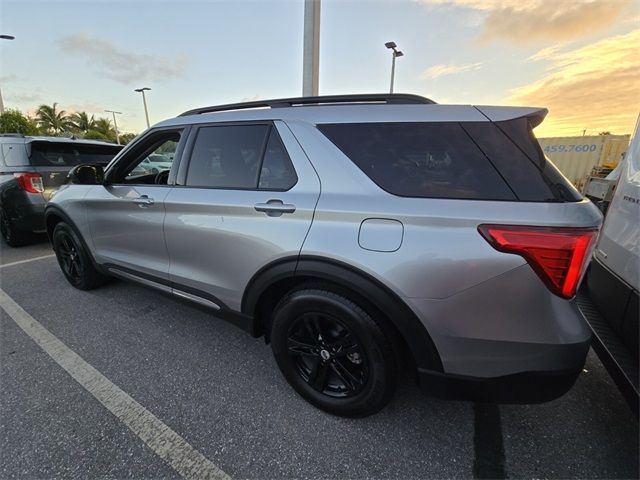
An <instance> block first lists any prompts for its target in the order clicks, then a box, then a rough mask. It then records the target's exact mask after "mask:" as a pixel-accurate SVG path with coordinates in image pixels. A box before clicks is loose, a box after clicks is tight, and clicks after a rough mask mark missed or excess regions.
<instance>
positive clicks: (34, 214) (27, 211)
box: [6, 193, 45, 232]
mask: <svg viewBox="0 0 640 480" xmlns="http://www.w3.org/2000/svg"><path fill="white" fill-rule="evenodd" d="M7 203H8V205H7V207H8V208H7V209H6V210H7V212H8V213H9V215H10V217H11V221H12V222H13V224H14V225H15V227H16V228H17V229H19V230H22V231H25V232H41V231H44V230H45V222H44V207H45V201H44V198H42V195H41V194H29V193H25V194H23V195H21V196H20V197H14V198H11V199H10V200H9V201H8V202H7Z"/></svg>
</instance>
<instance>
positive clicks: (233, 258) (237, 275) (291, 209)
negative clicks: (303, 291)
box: [165, 121, 320, 311]
mask: <svg viewBox="0 0 640 480" xmlns="http://www.w3.org/2000/svg"><path fill="white" fill-rule="evenodd" d="M191 135H192V136H193V137H195V140H193V147H192V148H191V152H190V155H189V157H190V158H189V163H188V166H186V171H184V170H183V169H182V168H181V170H180V173H179V178H178V182H177V183H178V184H177V185H176V186H175V188H173V189H172V190H171V191H170V192H169V195H168V196H167V198H166V199H165V208H166V211H167V216H166V220H165V238H166V241H167V248H168V250H169V257H170V267H169V274H170V280H171V282H172V283H173V284H174V287H175V288H177V289H182V290H186V291H187V292H190V293H191V294H196V295H198V296H199V297H201V298H206V299H209V300H211V301H213V302H214V303H216V304H218V305H219V306H221V307H222V308H229V309H232V310H236V311H239V310H240V304H241V299H242V295H243V292H244V288H245V287H246V285H247V283H248V282H249V280H250V279H251V277H252V276H253V275H254V274H255V273H256V272H257V271H258V270H260V268H262V267H264V266H265V265H267V264H269V263H270V262H273V261H276V260H278V259H281V258H284V257H291V256H297V255H298V254H299V252H300V249H301V247H302V243H303V241H304V238H305V236H306V234H307V232H308V230H309V227H310V226H311V220H312V216H313V212H314V208H315V205H316V202H317V200H318V196H319V195H320V181H319V179H318V177H317V174H316V173H315V170H314V169H313V167H312V166H311V164H310V162H309V160H308V159H307V157H306V155H305V154H304V152H303V150H302V149H301V147H300V146H299V145H298V143H297V141H296V140H295V137H293V134H292V133H291V132H290V130H289V129H288V127H287V126H286V125H285V124H284V123H283V122H280V121H276V122H273V123H272V122H258V123H235V124H217V125H205V126H201V127H199V128H198V129H197V131H192V133H191ZM190 143H191V141H190ZM185 157H186V155H185ZM185 165H187V164H185ZM180 177H183V178H180Z"/></svg>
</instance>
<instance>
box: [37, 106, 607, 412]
mask: <svg viewBox="0 0 640 480" xmlns="http://www.w3.org/2000/svg"><path fill="white" fill-rule="evenodd" d="M546 113H547V111H546V110H545V109H541V108H527V107H520V108H518V107H476V106H464V105H438V104H435V103H434V102H432V101H431V100H428V99H426V98H423V97H418V96H414V95H397V94H396V95H351V96H338V97H310V98H296V99H284V100H273V101H264V102H262V101H261V102H251V103H244V104H235V105H226V106H217V107H206V108H199V109H196V110H191V111H188V112H186V113H184V114H182V115H180V116H178V117H177V118H173V119H170V120H167V121H164V122H162V123H159V124H158V125H155V126H154V127H153V128H151V129H149V130H148V131H147V132H146V133H144V134H143V135H141V136H140V137H138V138H137V139H136V140H135V141H134V142H132V143H131V144H129V145H127V147H126V148H125V149H124V150H123V151H122V152H121V153H120V154H119V155H118V156H117V157H116V158H115V159H114V161H113V162H112V163H111V164H110V165H109V166H108V168H107V169H106V171H105V172H104V180H102V175H101V173H102V172H100V171H99V169H95V168H91V169H89V170H87V172H83V173H86V175H84V174H83V175H78V176H77V177H78V178H75V179H74V178H72V181H75V183H74V184H71V185H68V186H65V187H63V188H61V189H60V191H59V192H58V193H57V194H56V196H55V197H54V198H53V199H52V200H51V202H50V203H49V204H48V206H47V210H46V223H47V232H48V234H49V237H50V239H51V242H52V244H53V248H54V249H55V252H56V255H57V257H58V262H59V264H60V267H61V269H62V272H63V274H64V276H65V277H66V279H67V280H68V281H69V282H70V283H71V285H73V286H75V287H76V288H79V289H91V288H95V287H97V286H99V285H101V284H102V283H104V282H105V281H106V279H107V278H108V277H110V276H116V277H120V278H124V279H127V280H132V281H136V282H139V283H141V284H143V285H147V286H149V287H153V288H156V289H157V290H159V291H161V292H163V293H165V294H167V295H173V296H175V297H179V298H183V299H187V300H190V301H193V302H196V303H198V304H200V305H204V306H206V307H209V308H210V309H211V310H212V311H213V312H215V313H216V314H217V315H219V316H221V317H223V318H226V319H228V320H229V321H231V322H233V323H234V324H236V325H238V326H240V327H242V328H243V329H245V330H247V331H248V332H249V333H250V334H251V335H253V336H255V337H259V336H264V337H265V338H266V341H267V342H270V344H271V348H272V350H273V354H274V355H275V359H276V361H277V363H278V366H279V367H280V369H281V371H282V373H283V375H284V376H285V378H286V379H287V381H288V382H289V383H290V384H291V386H292V387H293V388H294V389H295V390H296V391H297V392H298V393H299V394H300V395H302V396H303V397H304V398H305V399H307V400H308V401H309V402H311V403H312V404H314V405H316V406H317V407H319V408H321V409H324V410H326V411H328V412H331V413H334V414H337V415H344V416H364V415H368V414H372V413H373V412H376V411H377V410H379V409H380V408H382V407H383V406H384V405H385V404H386V403H387V402H388V401H389V399H390V398H391V396H392V393H393V391H394V388H395V385H396V381H397V378H398V373H399V370H400V369H407V368H408V369H410V370H411V371H412V372H413V373H414V374H415V375H416V377H417V380H418V382H419V384H420V386H421V387H422V388H423V389H424V390H425V391H426V392H429V393H432V394H436V395H440V396H444V397H448V398H451V397H454V398H474V399H476V400H486V401H500V402H539V401H545V400H549V399H552V398H556V397H558V396H559V395H562V394H563V393H564V392H566V391H567V390H568V389H569V388H571V386H572V385H573V383H574V382H575V380H576V378H577V377H578V375H579V373H580V372H581V370H582V367H583V365H584V361H585V357H586V354H587V351H588V349H589V343H590V338H591V334H590V331H589V329H588V327H587V325H586V324H585V322H584V319H583V317H582V316H581V315H580V313H579V312H578V310H577V308H576V306H575V302H574V301H573V300H572V299H573V297H574V294H575V290H576V286H577V285H578V283H579V281H580V280H581V278H582V276H583V273H584V271H585V265H586V263H587V261H588V259H589V257H590V254H591V252H592V250H593V245H594V243H595V239H596V236H597V233H598V229H599V227H600V224H601V218H602V217H601V214H600V212H599V211H598V209H597V208H596V207H595V206H594V205H593V204H592V203H591V202H589V201H588V200H585V199H583V198H582V196H581V195H580V194H579V193H578V192H577V191H576V190H575V188H574V187H573V186H572V185H571V184H570V183H569V182H568V181H567V180H566V179H565V178H564V177H563V176H562V175H561V174H560V173H559V171H558V170H557V169H556V168H555V167H554V166H553V164H552V163H551V162H549V161H548V160H547V159H546V158H545V157H544V155H543V154H542V152H541V150H540V147H539V145H538V143H537V141H536V139H535V137H534V136H533V134H532V129H533V127H535V126H536V125H538V124H539V123H540V122H541V121H542V120H543V118H544V117H545V115H546ZM171 143H173V144H175V145H176V149H175V156H174V159H173V164H172V166H171V169H170V172H169V173H168V175H166V176H164V177H163V176H160V175H146V176H132V175H130V173H131V172H132V171H133V170H134V169H135V168H136V166H137V165H138V164H139V163H140V162H142V161H143V160H144V159H145V158H147V156H148V155H150V154H151V153H153V152H155V151H161V150H166V147H165V146H166V145H167V144H171ZM89 174H94V176H93V178H91V175H89Z"/></svg>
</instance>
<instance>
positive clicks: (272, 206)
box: [253, 200, 296, 217]
mask: <svg viewBox="0 0 640 480" xmlns="http://www.w3.org/2000/svg"><path fill="white" fill-rule="evenodd" d="M253 208H255V209H256V211H257V212H264V213H266V214H267V215H268V216H270V217H279V216H280V215H282V214H283V213H293V212H295V211H296V206H295V205H292V204H290V203H282V200H269V201H268V202H267V203H256V204H255V205H254V206H253Z"/></svg>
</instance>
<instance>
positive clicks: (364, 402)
mask: <svg viewBox="0 0 640 480" xmlns="http://www.w3.org/2000/svg"><path fill="white" fill-rule="evenodd" d="M339 292H340V293H339ZM384 321H385V320H384V319H383V318H381V317H379V315H378V314H377V312H376V311H375V310H374V309H373V308H371V307H370V306H369V305H368V304H367V302H366V301H364V300H362V299H360V298H358V297H355V296H352V295H351V294H349V293H348V292H346V291H342V290H339V289H338V287H335V286H333V285H328V284H316V283H313V284H307V285H301V286H299V287H297V288H296V289H294V290H292V291H291V292H289V293H288V294H286V295H284V297H283V298H282V299H281V300H280V301H279V302H278V304H277V305H276V307H275V308H274V310H273V312H272V314H271V334H270V340H271V349H272V350H273V355H274V357H275V359H276V362H277V363H278V367H279V368H280V371H281V372H282V374H283V375H284V377H285V378H286V379H287V382H289V385H291V386H292V387H293V389H294V390H296V392H298V394H300V395H301V396H302V397H303V398H305V399H306V400H307V401H308V402H310V403H312V404H313V405H315V406H316V407H318V408H320V409H322V410H325V411H327V412H329V413H332V414H334V415H341V416H344V417H364V416H367V415H371V414H373V413H375V412H377V411H378V410H380V409H381V408H382V407H384V406H385V405H386V404H387V403H388V402H389V400H390V399H391V397H392V395H393V392H394V390H395V385H396V378H397V369H398V362H397V359H396V355H395V352H394V348H393V346H392V343H391V341H390V340H389V338H388V337H387V336H386V335H385V333H384V331H385V328H384V323H383V322H384Z"/></svg>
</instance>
